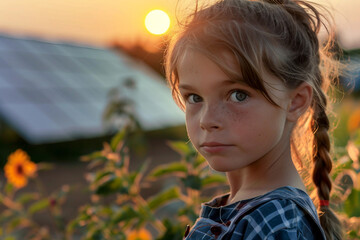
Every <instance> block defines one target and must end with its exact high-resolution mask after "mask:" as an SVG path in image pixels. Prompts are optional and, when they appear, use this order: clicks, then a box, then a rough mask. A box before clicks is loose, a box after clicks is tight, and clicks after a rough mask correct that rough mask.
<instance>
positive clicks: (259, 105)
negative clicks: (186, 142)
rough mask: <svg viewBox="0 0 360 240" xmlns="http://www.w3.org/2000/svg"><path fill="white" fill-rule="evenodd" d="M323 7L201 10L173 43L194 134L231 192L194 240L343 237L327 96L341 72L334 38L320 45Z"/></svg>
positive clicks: (214, 204) (213, 206) (202, 221)
mask: <svg viewBox="0 0 360 240" xmlns="http://www.w3.org/2000/svg"><path fill="white" fill-rule="evenodd" d="M314 6H315V4H313V3H312V4H310V3H308V2H305V1H302V0H220V1H217V2H216V3H215V4H213V5H210V6H208V7H205V8H203V9H201V10H198V9H196V11H195V13H194V14H193V15H191V16H190V17H189V19H190V20H189V21H188V22H187V23H186V24H185V25H184V26H183V28H182V30H181V31H180V32H179V34H177V35H176V36H175V37H174V38H173V40H172V42H171V44H170V46H169V49H168V52H167V56H166V71H167V79H168V81H169V83H170V85H171V88H172V92H173V96H174V98H175V100H176V101H177V103H178V105H179V106H180V107H181V108H182V109H183V110H184V111H185V113H186V126H187V132H188V136H189V138H190V140H191V142H192V144H193V145H194V146H195V148H196V149H197V150H198V152H199V153H200V154H201V155H203V156H204V157H205V159H206V160H207V162H208V163H209V165H210V166H211V167H212V168H213V169H215V170H217V171H221V172H225V173H226V174H227V177H228V181H229V185H230V193H229V194H227V195H224V196H220V197H217V198H215V199H214V200H212V201H211V202H208V203H205V204H203V206H202V210H201V215H200V217H199V218H198V220H197V221H196V223H195V225H194V226H193V227H192V229H191V231H190V232H188V233H186V237H185V239H325V237H326V239H341V237H342V233H341V226H340V222H339V220H338V219H337V217H336V216H335V215H334V213H333V212H332V211H331V209H330V207H329V198H330V191H331V179H330V177H329V173H330V171H331V168H332V162H331V158H330V156H329V149H330V141H329V135H328V129H329V120H328V117H327V114H326V107H327V97H326V95H325V94H326V90H327V87H328V86H329V83H330V81H331V80H332V78H334V77H336V68H335V67H334V66H335V65H334V64H331V61H330V58H329V56H330V54H329V53H327V52H326V49H327V48H328V47H329V46H330V43H331V40H329V41H328V42H327V45H325V46H324V47H323V48H321V47H320V46H319V45H320V44H319V41H318V38H317V33H318V32H319V29H320V26H321V25H323V24H324V22H323V20H322V19H323V15H322V14H320V12H319V11H318V10H317V9H316V8H315V7H314ZM324 26H325V25H324ZM329 36H331V35H329ZM329 38H330V37H329ZM302 160H310V161H311V162H312V174H311V176H312V181H313V184H314V187H315V190H314V191H315V192H316V195H317V197H316V199H317V200H316V201H315V204H316V205H318V206H319V209H318V214H319V217H318V215H317V212H316V209H315V206H314V204H313V202H312V201H311V199H310V197H309V196H308V195H307V194H306V187H305V186H304V184H303V181H302V179H301V177H300V175H299V173H298V171H297V169H298V170H301V167H303V164H302ZM304 166H305V167H303V168H304V169H306V168H307V167H308V166H309V165H308V164H306V163H305V164H304ZM306 170H307V169H306Z"/></svg>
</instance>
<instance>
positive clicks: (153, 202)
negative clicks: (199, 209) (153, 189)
mask: <svg viewBox="0 0 360 240" xmlns="http://www.w3.org/2000/svg"><path fill="white" fill-rule="evenodd" d="M179 197H180V190H179V188H178V187H172V188H169V189H167V190H164V191H162V192H161V193H159V194H157V195H155V196H154V197H152V198H150V199H149V200H148V205H149V208H150V209H151V210H156V209H158V208H159V207H161V206H163V205H165V204H167V203H169V202H170V201H173V200H177V199H179Z"/></svg>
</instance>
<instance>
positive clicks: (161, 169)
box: [150, 162, 187, 177]
mask: <svg viewBox="0 0 360 240" xmlns="http://www.w3.org/2000/svg"><path fill="white" fill-rule="evenodd" d="M177 172H184V173H186V172H187V168H186V166H185V164H183V163H181V162H174V163H170V164H164V165H161V166H158V167H156V168H155V169H154V170H153V171H152V172H151V173H150V176H151V177H160V176H164V175H167V174H172V173H177Z"/></svg>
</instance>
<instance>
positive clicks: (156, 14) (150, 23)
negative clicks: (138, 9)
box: [145, 10, 170, 35]
mask: <svg viewBox="0 0 360 240" xmlns="http://www.w3.org/2000/svg"><path fill="white" fill-rule="evenodd" d="M145 26H146V29H147V30H148V31H149V32H151V33H152V34H155V35H160V34H164V33H165V32H166V31H167V30H168V29H169V27H170V18H169V16H168V15H167V13H166V12H164V11H162V10H152V11H151V12H149V13H148V14H147V15H146V18H145Z"/></svg>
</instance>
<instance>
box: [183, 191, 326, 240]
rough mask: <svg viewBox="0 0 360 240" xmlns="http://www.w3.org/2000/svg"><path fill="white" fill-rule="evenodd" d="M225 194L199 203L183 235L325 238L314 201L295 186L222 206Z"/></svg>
mask: <svg viewBox="0 0 360 240" xmlns="http://www.w3.org/2000/svg"><path fill="white" fill-rule="evenodd" d="M228 197H229V195H224V196H221V197H218V198H215V199H214V200H212V201H211V202H208V203H205V204H203V205H202V210H201V213H200V217H199V218H198V219H197V221H196V223H195V225H194V226H193V227H192V229H191V231H190V232H189V233H188V234H187V236H186V237H185V238H184V239H186V240H189V239H191V240H193V239H202V240H209V239H218V240H219V239H226V240H235V239H236V240H241V239H246V240H263V239H268V240H273V239H274V240H275V239H276V240H278V239H280V240H287V239H289V240H290V239H291V240H293V239H316V240H324V239H325V235H324V232H323V230H322V228H321V226H320V222H319V219H318V217H317V212H316V209H315V206H314V204H313V203H312V201H311V199H310V197H309V196H308V195H307V194H306V193H305V192H303V191H301V190H299V189H296V188H293V187H289V186H287V187H281V188H278V189H276V190H274V191H271V192H269V193H267V194H265V195H262V196H259V197H256V198H252V199H249V200H244V201H240V202H236V203H233V204H230V205H226V206H223V205H224V203H225V202H226V200H227V198H228Z"/></svg>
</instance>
